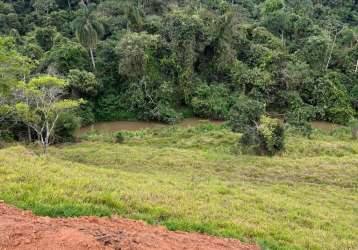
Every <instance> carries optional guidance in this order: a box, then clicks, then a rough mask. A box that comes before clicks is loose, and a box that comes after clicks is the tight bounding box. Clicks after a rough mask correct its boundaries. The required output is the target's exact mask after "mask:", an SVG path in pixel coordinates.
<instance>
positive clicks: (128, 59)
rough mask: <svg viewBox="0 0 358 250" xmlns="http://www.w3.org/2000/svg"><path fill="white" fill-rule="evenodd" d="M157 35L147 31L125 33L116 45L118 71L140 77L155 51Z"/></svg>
mask: <svg viewBox="0 0 358 250" xmlns="http://www.w3.org/2000/svg"><path fill="white" fill-rule="evenodd" d="M158 43H159V36H157V35H150V34H147V33H134V32H129V33H126V34H125V35H124V36H123V38H122V39H121V41H120V42H119V44H118V45H117V47H116V52H117V53H118V55H119V57H120V62H119V72H120V73H121V74H123V75H125V76H128V77H133V78H141V77H143V74H144V73H145V72H146V71H148V63H149V62H150V59H151V57H152V56H153V54H154V53H155V50H156V48H157V46H158Z"/></svg>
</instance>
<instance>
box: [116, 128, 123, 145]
mask: <svg viewBox="0 0 358 250" xmlns="http://www.w3.org/2000/svg"><path fill="white" fill-rule="evenodd" d="M115 138H116V143H123V142H124V134H123V132H122V131H118V132H116V134H115Z"/></svg>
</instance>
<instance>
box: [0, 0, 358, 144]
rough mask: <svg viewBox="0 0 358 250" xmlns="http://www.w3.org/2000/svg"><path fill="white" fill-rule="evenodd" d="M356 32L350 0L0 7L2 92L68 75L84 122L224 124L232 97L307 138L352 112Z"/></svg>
mask: <svg viewBox="0 0 358 250" xmlns="http://www.w3.org/2000/svg"><path fill="white" fill-rule="evenodd" d="M357 26H358V11H357V6H356V3H354V1H320V2H319V3H318V2H317V1H311V0H301V1H299V0H290V1H284V0H262V1H258V0H257V1H256V0H255V1H254V0H250V1H243V0H235V1H228V0H206V1H194V0H185V1H182V0H173V1H160V0H154V1H144V0H139V1H129V0H122V1H116V0H101V1H99V0H95V1H78V0H68V1H67V0H49V1H45V0H33V1H23V0H17V1H9V0H7V1H0V34H1V35H6V36H7V37H3V36H1V37H0V89H1V90H0V91H2V92H4V91H7V92H8V93H9V90H10V89H11V88H12V87H16V84H17V82H18V81H19V80H21V81H25V82H28V81H29V79H31V78H32V77H34V76H38V75H43V74H45V75H47V74H49V75H55V76H60V77H66V78H68V80H69V87H68V88H67V90H70V91H71V93H65V94H66V95H68V96H71V97H72V98H74V99H76V98H85V99H86V101H89V102H91V103H93V107H91V110H90V109H84V110H81V114H80V116H81V117H82V122H83V123H84V124H89V123H93V122H94V121H95V120H117V119H143V120H156V121H162V122H166V123H173V122H176V121H178V120H180V119H181V117H182V114H181V110H190V111H191V112H190V113H189V114H185V116H188V115H196V116H200V117H205V118H207V119H227V118H228V111H229V110H230V109H231V106H233V104H234V103H235V101H233V100H235V98H237V95H238V93H240V94H243V95H246V96H248V97H250V98H251V99H253V100H257V101H260V102H262V103H265V104H266V105H267V110H269V111H270V112H273V113H283V114H284V115H285V119H286V120H287V121H288V120H289V121H290V122H289V123H290V124H291V125H293V126H294V127H296V128H302V129H303V131H308V130H309V128H308V124H307V122H308V119H311V118H308V117H309V116H310V115H308V113H310V112H309V111H308V109H311V108H312V110H314V113H315V114H314V115H315V117H313V118H312V119H316V120H326V121H331V122H338V123H343V124H346V123H347V122H348V121H349V119H350V118H351V117H352V116H355V115H356V111H357V110H358V104H357V103H358V101H357V100H358V97H357V96H358V95H357V94H356V92H358V91H356V89H357V87H356V86H355V85H356V84H355V83H356V82H357V80H358V74H357V72H356V71H357V70H356V68H357V57H358V47H357V38H358V30H357V28H356V27H357ZM91 65H92V67H91ZM90 71H92V72H91V73H90ZM291 92H295V93H296V94H295V95H297V96H299V99H300V101H299V102H297V103H296V104H295V106H294V107H293V106H292V105H291V104H292V103H291V102H292V101H290V100H289V99H290V98H291V97H293V96H292V94H291ZM0 94H2V95H5V96H6V94H4V93H0ZM8 97H9V96H7V97H6V98H7V99H6V101H5V102H4V103H5V104H11V103H13V102H14V100H13V97H11V98H8ZM296 100H297V99H296V98H294V100H293V101H295V102H296ZM354 109H355V110H354ZM94 117H95V119H94ZM256 121H257V119H256ZM8 125H9V124H7V125H6V126H8ZM19 130H21V129H19ZM299 130H301V129H299ZM22 132H24V133H26V131H22ZM304 133H306V132H304ZM15 137H16V136H15Z"/></svg>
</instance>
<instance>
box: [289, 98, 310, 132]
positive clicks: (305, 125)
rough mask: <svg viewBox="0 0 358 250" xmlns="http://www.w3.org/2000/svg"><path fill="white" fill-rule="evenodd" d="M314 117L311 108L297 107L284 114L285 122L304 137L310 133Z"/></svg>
mask: <svg viewBox="0 0 358 250" xmlns="http://www.w3.org/2000/svg"><path fill="white" fill-rule="evenodd" d="M313 117H314V109H313V107H312V106H308V105H306V106H303V107H297V108H295V109H293V110H291V111H289V112H287V113H286V114H285V122H287V123H288V124H289V125H290V126H293V127H294V128H295V129H296V130H297V131H298V132H300V133H302V134H303V135H305V136H309V135H310V134H311V133H312V125H311V121H312V119H313Z"/></svg>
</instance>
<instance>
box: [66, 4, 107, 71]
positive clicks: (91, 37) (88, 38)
mask: <svg viewBox="0 0 358 250" xmlns="http://www.w3.org/2000/svg"><path fill="white" fill-rule="evenodd" d="M72 25H73V28H74V29H75V32H76V37H77V39H78V41H79V42H80V43H81V44H82V46H84V47H85V48H87V49H88V51H89V53H90V56H91V61H92V66H93V69H94V70H96V63H95V60H94V51H95V50H96V48H97V43H98V40H99V39H100V37H101V36H102V34H103V32H104V28H103V25H102V23H101V22H100V21H99V20H98V19H97V17H96V16H95V15H94V14H93V12H92V6H87V5H86V4H83V8H82V9H81V10H80V13H79V16H78V17H77V18H76V19H75V20H74V21H73V23H72Z"/></svg>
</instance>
